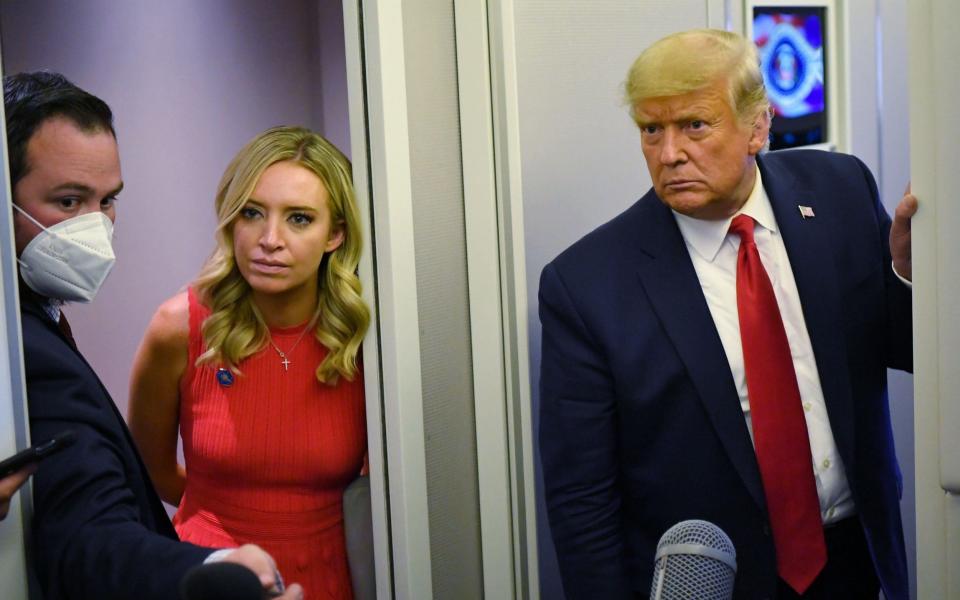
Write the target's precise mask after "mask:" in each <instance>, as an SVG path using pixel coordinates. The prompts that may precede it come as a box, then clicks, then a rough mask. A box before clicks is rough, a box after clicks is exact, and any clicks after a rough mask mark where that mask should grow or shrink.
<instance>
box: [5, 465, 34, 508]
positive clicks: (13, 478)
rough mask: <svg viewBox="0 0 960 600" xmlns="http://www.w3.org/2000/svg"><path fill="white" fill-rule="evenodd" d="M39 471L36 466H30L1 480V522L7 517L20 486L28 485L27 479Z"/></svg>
mask: <svg viewBox="0 0 960 600" xmlns="http://www.w3.org/2000/svg"><path fill="white" fill-rule="evenodd" d="M36 470H37V466H36V465H28V466H26V467H24V468H22V469H20V470H19V471H17V472H15V473H11V474H10V475H7V476H6V477H4V478H3V479H0V521H2V520H3V519H5V518H6V517H7V512H9V510H10V500H11V499H12V498H13V495H14V494H15V493H17V490H19V489H20V486H21V485H23V484H24V483H26V481H27V478H29V477H30V475H32V474H33V472H34V471H36Z"/></svg>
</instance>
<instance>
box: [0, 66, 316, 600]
mask: <svg viewBox="0 0 960 600" xmlns="http://www.w3.org/2000/svg"><path fill="white" fill-rule="evenodd" d="M4 105H5V108H6V117H7V142H8V151H9V156H10V175H11V188H12V190H13V202H14V207H13V208H14V237H15V240H16V253H17V257H18V262H19V272H20V276H21V280H20V303H21V306H20V309H21V321H22V327H23V345H24V348H23V352H24V354H23V356H24V366H25V369H26V383H27V396H28V401H29V411H30V434H31V438H32V439H33V440H35V441H43V440H46V439H48V438H50V437H52V436H54V435H55V434H58V433H60V432H62V431H64V430H68V429H69V430H73V431H74V432H75V434H76V442H75V444H74V445H73V446H71V447H69V448H68V449H66V450H65V451H63V452H61V453H59V454H56V455H54V456H51V457H50V458H48V459H47V460H46V461H45V462H44V463H43V465H42V466H41V467H40V469H39V470H38V471H37V473H36V474H35V475H34V486H33V491H34V493H33V506H34V514H33V527H32V536H31V539H32V546H33V552H32V554H33V556H32V562H31V569H32V570H33V572H34V573H35V574H36V576H37V579H38V580H39V583H40V587H41V588H42V590H43V593H44V597H46V598H48V599H54V598H75V599H80V598H90V599H93V598H96V599H106V598H109V599H114V600H116V599H123V598H130V599H136V600H147V599H156V600H161V599H170V598H178V597H179V592H178V587H179V584H180V581H181V579H182V578H183V576H184V575H185V573H186V572H187V571H188V570H190V569H191V568H192V567H194V566H197V565H200V564H202V563H204V562H210V561H217V560H223V561H227V562H235V563H239V564H242V565H244V566H246V567H248V568H250V569H251V570H252V571H253V572H254V573H255V574H256V575H257V576H258V577H259V579H260V581H261V584H262V585H263V587H264V589H265V590H276V589H277V587H278V585H280V584H279V581H278V579H277V577H276V571H275V566H274V563H273V559H272V558H271V557H270V556H269V555H268V554H266V553H265V552H264V551H263V550H262V549H260V548H258V547H257V546H253V545H247V546H243V547H241V548H239V549H223V550H219V551H214V550H213V549H209V548H200V547H197V546H193V545H191V544H185V543H181V542H179V541H178V540H177V536H176V533H175V532H174V529H173V527H172V525H171V524H170V521H169V519H168V518H167V515H166V513H165V511H164V509H163V507H162V505H161V503H160V500H159V498H158V496H157V494H156V492H155V491H154V489H153V486H152V485H151V483H150V480H149V476H148V475H147V471H146V469H145V468H144V466H143V463H142V462H141V460H140V456H139V455H138V454H137V451H136V449H135V448H134V445H133V442H132V440H131V438H130V434H129V432H128V431H127V428H126V426H125V424H124V422H123V418H122V417H121V415H120V413H119V412H118V410H117V408H116V406H115V405H114V404H113V401H112V400H111V398H110V396H109V394H108V393H107V390H106V389H105V388H104V387H103V384H102V383H101V382H100V380H99V379H98V377H97V375H96V373H94V371H93V369H92V368H91V367H90V365H89V364H87V362H86V361H85V360H84V358H83V356H82V355H81V354H80V352H79V351H78V349H77V347H76V345H75V344H74V341H73V338H72V336H71V334H70V330H69V327H68V326H67V324H66V321H65V319H64V318H63V315H62V312H61V307H62V305H63V303H64V302H65V301H87V302H88V301H90V300H91V299H92V298H93V296H94V295H95V294H96V292H97V290H98V288H99V286H100V284H101V283H102V281H103V279H104V278H105V277H106V275H107V273H108V272H109V270H110V267H111V266H112V263H113V250H112V246H111V243H110V236H111V233H112V226H113V220H114V218H115V211H116V196H117V194H118V193H119V192H120V189H121V188H122V187H123V183H122V180H121V175H120V162H119V156H118V152H117V142H116V137H115V134H114V130H113V122H112V114H111V111H110V109H109V107H107V105H106V104H105V103H104V102H103V101H101V100H100V99H99V98H96V97H95V96H92V95H90V94H88V93H87V92H85V91H83V90H81V89H79V88H78V87H76V86H74V85H73V84H71V83H70V82H69V81H67V80H66V79H65V78H63V77H62V76H60V75H57V74H54V73H25V74H19V75H12V76H8V77H6V78H4ZM283 597H284V598H298V597H300V588H299V586H296V585H293V586H290V588H289V589H288V590H287V594H285V595H284V596H283Z"/></svg>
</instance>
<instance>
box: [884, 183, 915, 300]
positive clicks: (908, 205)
mask: <svg viewBox="0 0 960 600" xmlns="http://www.w3.org/2000/svg"><path fill="white" fill-rule="evenodd" d="M916 212H917V198H916V197H915V196H914V195H913V194H911V193H910V184H909V183H908V184H907V189H906V190H905V191H904V192H903V199H902V200H900V204H898V205H897V209H896V211H894V213H893V224H892V225H891V226H890V256H892V257H893V269H894V270H895V271H896V272H897V274H898V275H900V277H903V278H904V279H906V280H908V281H913V262H912V259H911V250H910V219H911V218H912V217H913V215H914V214H916Z"/></svg>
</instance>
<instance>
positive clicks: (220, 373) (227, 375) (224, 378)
mask: <svg viewBox="0 0 960 600" xmlns="http://www.w3.org/2000/svg"><path fill="white" fill-rule="evenodd" d="M217 383H219V384H220V385H222V386H223V387H230V386H231V385H233V373H231V372H230V371H228V370H226V369H224V368H222V367H221V368H219V369H217Z"/></svg>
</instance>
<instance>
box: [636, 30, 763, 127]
mask: <svg viewBox="0 0 960 600" xmlns="http://www.w3.org/2000/svg"><path fill="white" fill-rule="evenodd" d="M717 82H724V83H725V84H726V86H727V91H728V94H729V96H728V100H729V103H730V107H731V108H732V109H733V110H734V112H736V113H737V116H738V117H739V119H740V121H741V122H742V123H743V124H745V125H752V124H753V123H754V122H755V121H756V119H757V118H758V117H760V116H761V115H763V114H769V111H770V101H769V100H768V99H767V92H766V89H765V88H764V86H763V75H762V74H761V73H760V60H759V58H758V56H757V49H756V47H755V46H754V45H753V44H752V43H751V42H750V41H749V40H747V39H746V38H745V37H743V36H742V35H739V34H736V33H731V32H729V31H723V30H721V29H692V30H689V31H681V32H679V33H674V34H671V35H668V36H667V37H664V38H661V39H660V40H658V41H656V42H654V43H653V45H651V46H650V47H648V48H647V49H646V50H644V51H643V53H642V54H640V56H639V57H637V59H636V60H635V61H634V62H633V65H631V67H630V70H629V71H628V72H627V80H626V82H625V83H624V92H625V93H624V96H625V98H624V100H625V101H626V102H627V104H629V106H630V114H631V116H632V117H633V119H634V121H636V119H637V115H636V109H637V107H638V105H639V104H640V103H641V102H643V101H644V100H648V99H651V98H662V97H669V96H679V95H682V94H688V93H690V92H696V91H699V90H702V89H703V88H705V87H708V86H710V85H713V84H715V83H717Z"/></svg>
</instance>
